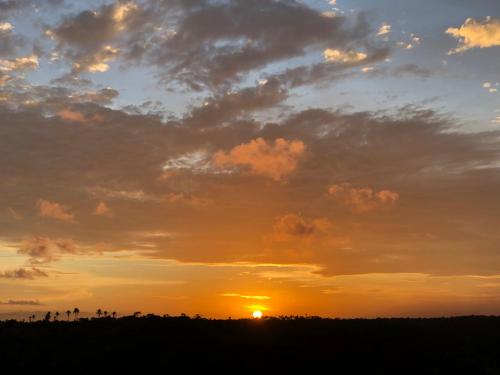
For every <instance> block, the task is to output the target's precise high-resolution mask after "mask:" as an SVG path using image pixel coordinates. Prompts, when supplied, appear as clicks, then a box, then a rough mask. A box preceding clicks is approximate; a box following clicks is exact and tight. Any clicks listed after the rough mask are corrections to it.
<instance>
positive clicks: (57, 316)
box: [54, 311, 60, 321]
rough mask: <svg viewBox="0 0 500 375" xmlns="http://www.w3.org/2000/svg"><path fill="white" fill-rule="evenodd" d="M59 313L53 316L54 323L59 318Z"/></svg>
mask: <svg viewBox="0 0 500 375" xmlns="http://www.w3.org/2000/svg"><path fill="white" fill-rule="evenodd" d="M59 315H60V314H59V311H56V313H55V314H54V321H57V318H59Z"/></svg>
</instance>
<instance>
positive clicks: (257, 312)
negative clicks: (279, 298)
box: [252, 310, 262, 319]
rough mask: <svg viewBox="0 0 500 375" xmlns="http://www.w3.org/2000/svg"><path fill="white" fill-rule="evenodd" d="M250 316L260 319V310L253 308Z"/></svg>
mask: <svg viewBox="0 0 500 375" xmlns="http://www.w3.org/2000/svg"><path fill="white" fill-rule="evenodd" d="M252 316H253V317H254V319H260V318H262V311H260V310H255V311H254V312H253V314H252Z"/></svg>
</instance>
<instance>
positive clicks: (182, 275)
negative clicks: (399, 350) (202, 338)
mask: <svg viewBox="0 0 500 375" xmlns="http://www.w3.org/2000/svg"><path fill="white" fill-rule="evenodd" d="M499 47H500V4H499V3H498V2H497V1H491V0H475V1H467V0H421V1H418V2H417V1H409V0H380V1H369V0H337V1H333V0H331V1H327V0H302V1H299V0H156V1H152V0H132V1H120V0H115V1H100V0H92V1H86V2H81V1H78V2H77V1H70V0H37V1H34V0H17V1H7V0H0V179H1V181H2V182H1V183H0V315H1V316H7V315H8V314H17V315H16V316H22V315H23V314H25V315H27V314H28V313H31V312H33V311H38V312H41V311H49V310H50V311H53V312H54V311H61V312H63V311H66V310H68V309H69V310H73V308H75V307H78V308H79V309H80V311H82V313H83V314H85V313H86V314H93V313H94V312H95V311H96V310H97V309H99V308H100V309H102V310H106V311H116V312H117V313H118V314H119V315H123V314H130V313H132V312H135V311H141V312H143V313H155V314H170V315H178V314H181V313H186V314H189V315H194V314H201V315H203V316H207V317H214V318H227V317H251V316H252V313H253V312H254V311H256V310H259V311H262V312H263V313H264V314H265V315H275V316H278V315H320V316H325V317H378V316H383V317H385V316H443V315H465V314H500V195H499V194H498V192H499V188H500V91H499V90H500V75H499V70H498V69H499V67H500V48H499ZM2 314H3V315H2Z"/></svg>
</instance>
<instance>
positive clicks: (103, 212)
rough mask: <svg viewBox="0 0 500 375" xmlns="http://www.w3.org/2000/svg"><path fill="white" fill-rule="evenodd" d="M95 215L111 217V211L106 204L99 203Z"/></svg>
mask: <svg viewBox="0 0 500 375" xmlns="http://www.w3.org/2000/svg"><path fill="white" fill-rule="evenodd" d="M94 215H98V216H111V210H110V208H109V207H108V205H107V204H106V203H105V202H99V204H98V205H97V207H96V208H95V210H94Z"/></svg>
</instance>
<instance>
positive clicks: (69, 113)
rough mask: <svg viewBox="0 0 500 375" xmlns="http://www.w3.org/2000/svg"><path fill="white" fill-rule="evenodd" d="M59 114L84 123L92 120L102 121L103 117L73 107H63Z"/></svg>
mask: <svg viewBox="0 0 500 375" xmlns="http://www.w3.org/2000/svg"><path fill="white" fill-rule="evenodd" d="M57 116H58V117H59V118H60V119H62V120H65V121H72V122H79V123H82V124H86V123H90V122H102V121H103V118H102V117H101V116H99V115H93V116H91V117H89V116H87V115H85V114H83V113H82V112H78V111H73V110H71V109H63V110H60V111H59V112H57Z"/></svg>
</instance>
